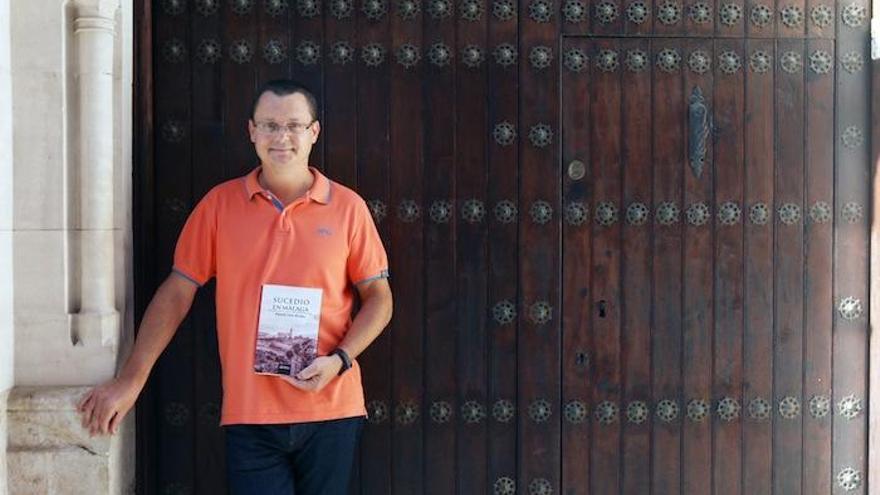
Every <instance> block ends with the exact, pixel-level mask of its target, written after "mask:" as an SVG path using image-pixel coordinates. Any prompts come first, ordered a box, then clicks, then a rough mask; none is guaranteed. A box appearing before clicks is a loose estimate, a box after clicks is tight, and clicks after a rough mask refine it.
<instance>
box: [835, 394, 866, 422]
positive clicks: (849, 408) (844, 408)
mask: <svg viewBox="0 0 880 495" xmlns="http://www.w3.org/2000/svg"><path fill="white" fill-rule="evenodd" d="M861 412H862V399H859V398H857V397H856V396H855V395H853V394H850V395H847V396H846V397H844V398H842V399H840V402H838V403H837V414H839V415H841V416H843V417H844V418H846V419H849V420H853V419H856V418H857V417H858V416H859V414H860V413H861Z"/></svg>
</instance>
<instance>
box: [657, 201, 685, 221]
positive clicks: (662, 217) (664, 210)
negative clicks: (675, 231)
mask: <svg viewBox="0 0 880 495" xmlns="http://www.w3.org/2000/svg"><path fill="white" fill-rule="evenodd" d="M679 213H681V211H680V210H679V209H678V205H676V204H675V203H674V202H672V201H664V202H662V203H660V204H659V205H658V206H657V209H656V210H655V212H654V217H655V219H656V220H657V223H659V224H660V225H673V224H676V223H678V215H679Z"/></svg>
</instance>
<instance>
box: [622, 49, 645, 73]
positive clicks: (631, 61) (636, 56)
mask: <svg viewBox="0 0 880 495" xmlns="http://www.w3.org/2000/svg"><path fill="white" fill-rule="evenodd" d="M616 55H617V54H615V59H616ZM624 64H626V68H627V70H629V71H630V72H641V71H643V70H645V69H647V68H648V54H647V52H645V51H644V50H639V49H635V50H627V52H626V60H625V61H624Z"/></svg>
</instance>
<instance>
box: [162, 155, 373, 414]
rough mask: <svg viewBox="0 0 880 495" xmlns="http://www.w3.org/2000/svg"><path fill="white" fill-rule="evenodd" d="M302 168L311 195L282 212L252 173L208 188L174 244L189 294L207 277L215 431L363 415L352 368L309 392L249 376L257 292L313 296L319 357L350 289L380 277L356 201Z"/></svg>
mask: <svg viewBox="0 0 880 495" xmlns="http://www.w3.org/2000/svg"><path fill="white" fill-rule="evenodd" d="M310 170H311V172H312V174H313V175H314V177H315V180H314V184H313V185H312V187H311V189H309V191H308V192H307V194H306V195H305V196H304V197H302V198H300V199H297V200H296V201H294V202H293V203H291V204H289V205H287V206H286V207H285V206H284V205H283V204H282V203H281V202H280V201H278V200H277V199H276V198H275V197H274V196H273V195H272V194H271V193H269V192H268V191H267V190H264V189H263V188H262V187H260V184H259V182H258V180H257V176H258V174H259V171H260V168H259V167H257V168H256V169H254V170H253V171H252V172H251V173H250V174H248V175H246V176H244V177H240V178H238V179H233V180H230V181H227V182H224V183H222V184H220V185H218V186H216V187H215V188H213V189H212V190H211V191H209V192H208V194H206V195H205V197H204V198H202V200H201V201H200V202H199V204H198V205H196V207H195V209H194V210H193V212H192V214H190V216H189V219H187V221H186V225H185V226H184V227H183V231H182V232H181V233H180V237H179V238H178V240H177V248H176V250H175V252H174V272H175V273H177V274H179V275H180V276H183V277H185V278H187V279H189V280H190V281H192V282H193V283H195V284H197V285H199V286H201V285H203V284H205V283H206V282H207V281H208V280H210V279H211V277H216V278H217V298H216V306H217V340H218V343H219V348H220V363H221V365H222V373H223V408H222V413H221V418H220V422H221V424H223V425H228V424H272V423H298V422H303V421H321V420H328V419H339V418H346V417H353V416H363V415H365V414H366V409H365V408H364V393H363V387H362V386H361V373H360V368H359V367H358V364H357V362H356V361H355V362H354V363H353V364H352V368H351V369H350V370H348V371H347V372H345V373H344V374H343V375H342V376H340V377H337V378H334V379H333V380H332V381H331V382H330V383H329V384H328V385H327V386H326V387H325V388H324V389H323V390H321V391H320V392H317V393H312V392H304V391H301V390H299V389H297V388H295V387H293V386H292V385H290V384H288V383H287V382H285V381H284V380H283V379H281V378H278V377H274V376H267V375H258V374H257V373H255V372H254V351H255V347H256V336H257V323H258V319H259V311H260V297H261V292H260V291H261V288H262V286H263V284H278V285H290V286H297V287H314V288H320V289H323V297H322V301H321V322H320V325H319V333H318V355H319V356H320V355H326V354H327V353H329V352H330V351H332V350H333V349H335V348H336V347H337V346H338V344H339V343H340V341H342V338H343V336H345V333H346V332H347V331H348V328H349V327H350V326H351V312H352V307H353V304H354V298H355V290H356V288H355V285H357V284H359V283H364V282H366V281H370V280H375V279H377V278H384V277H387V276H388V259H387V256H386V254H385V249H384V248H383V247H382V241H381V239H380V238H379V234H378V232H377V231H376V226H375V224H374V223H373V219H372V217H371V216H370V211H369V209H368V208H367V205H366V203H365V202H364V200H363V199H361V198H360V196H358V195H357V194H356V193H355V192H353V191H352V190H351V189H348V188H347V187H345V186H342V185H341V184H337V183H335V182H332V181H330V180H328V179H327V178H326V177H325V176H324V175H322V174H321V173H320V172H319V171H318V170H316V169H314V168H310Z"/></svg>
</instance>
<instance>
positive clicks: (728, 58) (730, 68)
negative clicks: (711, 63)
mask: <svg viewBox="0 0 880 495" xmlns="http://www.w3.org/2000/svg"><path fill="white" fill-rule="evenodd" d="M740 67H742V62H740V59H739V55H738V54H737V53H736V52H734V51H730V50H728V51H725V52H722V53H721V55H718V68H719V69H721V72H723V73H725V74H736V73H737V71H739V69H740Z"/></svg>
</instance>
